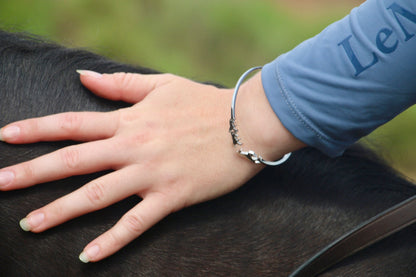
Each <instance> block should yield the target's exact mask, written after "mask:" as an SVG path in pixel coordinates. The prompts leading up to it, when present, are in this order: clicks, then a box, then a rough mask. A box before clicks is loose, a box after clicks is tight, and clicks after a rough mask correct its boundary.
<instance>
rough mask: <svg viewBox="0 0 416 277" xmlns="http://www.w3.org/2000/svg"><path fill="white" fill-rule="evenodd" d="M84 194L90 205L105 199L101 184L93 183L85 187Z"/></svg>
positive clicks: (103, 188)
mask: <svg viewBox="0 0 416 277" xmlns="http://www.w3.org/2000/svg"><path fill="white" fill-rule="evenodd" d="M85 194H86V196H87V199H88V200H89V201H90V203H91V204H97V203H100V202H102V201H103V199H104V197H105V186H104V184H103V183H100V182H98V181H93V182H91V183H89V184H87V185H86V186H85Z"/></svg>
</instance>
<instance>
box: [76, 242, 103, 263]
mask: <svg viewBox="0 0 416 277" xmlns="http://www.w3.org/2000/svg"><path fill="white" fill-rule="evenodd" d="M98 252H100V247H99V246H98V245H97V244H94V245H93V246H90V247H88V248H87V249H85V250H84V251H82V253H81V254H80V255H79V259H80V260H81V262H83V263H89V262H90V261H91V260H92V259H94V257H95V256H97V254H98Z"/></svg>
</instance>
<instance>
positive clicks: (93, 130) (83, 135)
mask: <svg viewBox="0 0 416 277" xmlns="http://www.w3.org/2000/svg"><path fill="white" fill-rule="evenodd" d="M119 113H120V111H114V112H108V113H99V112H78V113H75V112H68V113H61V114H56V115H50V116H44V117H39V118H32V119H26V120H22V121H18V122H14V123H12V124H9V125H7V126H5V127H3V128H2V129H1V130H0V140H3V141H7V142H8V143H32V142H38V141H57V140H76V141H88V140H98V139H104V138H108V137H110V136H112V135H113V134H114V133H115V131H116V130H117V124H118V116H119Z"/></svg>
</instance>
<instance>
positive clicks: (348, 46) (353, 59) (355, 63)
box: [338, 35, 378, 76]
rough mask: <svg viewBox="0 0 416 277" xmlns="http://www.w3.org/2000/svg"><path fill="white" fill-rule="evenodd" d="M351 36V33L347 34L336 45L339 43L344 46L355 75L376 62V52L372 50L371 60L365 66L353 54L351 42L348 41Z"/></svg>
mask: <svg viewBox="0 0 416 277" xmlns="http://www.w3.org/2000/svg"><path fill="white" fill-rule="evenodd" d="M351 37H352V35H349V36H348V37H347V38H345V39H344V40H343V41H341V42H340V43H338V46H339V45H341V46H342V47H343V48H344V50H345V53H346V54H347V56H348V58H349V59H350V61H351V63H352V65H353V66H354V68H355V76H358V75H360V73H362V72H363V71H364V70H367V69H368V68H369V67H371V66H373V65H374V64H376V63H377V62H378V57H377V55H376V53H374V52H373V53H372V54H373V61H372V62H371V63H370V64H368V65H366V66H363V65H362V64H361V63H360V61H359V60H358V58H357V56H356V55H355V53H354V51H353V50H352V47H351V44H350V42H349V40H350V38H351Z"/></svg>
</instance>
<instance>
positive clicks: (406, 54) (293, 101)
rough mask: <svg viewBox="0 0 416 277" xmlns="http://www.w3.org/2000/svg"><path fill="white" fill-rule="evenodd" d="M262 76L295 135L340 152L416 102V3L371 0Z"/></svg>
mask: <svg viewBox="0 0 416 277" xmlns="http://www.w3.org/2000/svg"><path fill="white" fill-rule="evenodd" d="M262 82H263V87H264V90H265V92H266V96H267V98H268V100H269V102H270V104H271V106H272V108H273V110H274V111H275V113H276V115H277V116H278V117H279V119H280V121H281V122H282V123H283V125H284V126H285V127H286V128H287V129H288V130H289V131H290V132H291V133H292V134H293V135H294V136H295V137H297V138H298V139H300V140H301V141H303V142H304V143H306V144H308V145H310V146H313V147H316V148H318V149H320V150H321V151H322V152H324V153H326V154H327V155H329V156H337V155H340V154H342V153H343V151H344V149H345V148H346V147H348V146H349V145H351V144H353V143H354V142H355V141H357V140H358V139H360V138H361V137H363V136H365V135H367V134H368V133H370V132H371V131H373V130H374V129H375V128H377V127H378V126H380V125H382V124H384V123H385V122H387V121H389V120H391V119H392V118H393V117H395V116H396V115H397V114H399V113H401V112H402V111H404V110H405V109H407V108H408V107H410V106H411V105H413V104H414V103H416V1H415V0H368V1H366V2H365V3H363V4H362V5H361V6H359V7H357V8H354V9H353V10H352V11H351V13H350V14H349V15H348V16H346V17H345V18H343V19H341V20H340V21H338V22H335V23H333V24H332V25H330V26H328V27H327V28H326V29H324V30H323V31H322V32H321V33H320V34H318V35H317V36H315V37H313V38H311V39H309V40H306V41H305V42H303V43H301V44H300V45H298V46H297V47H296V48H294V49H293V50H291V51H290V52H288V53H285V54H283V55H281V56H279V57H278V58H277V59H276V60H274V61H273V62H271V63H269V64H267V65H265V66H264V68H263V70H262ZM415 128H416V126H415Z"/></svg>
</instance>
